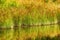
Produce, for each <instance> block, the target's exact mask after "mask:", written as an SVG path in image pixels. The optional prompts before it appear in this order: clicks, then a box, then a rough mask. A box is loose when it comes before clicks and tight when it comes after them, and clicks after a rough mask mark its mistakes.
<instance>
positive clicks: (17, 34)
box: [0, 25, 60, 40]
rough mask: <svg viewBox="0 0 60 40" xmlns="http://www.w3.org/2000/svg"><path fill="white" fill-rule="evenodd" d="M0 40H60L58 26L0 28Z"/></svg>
mask: <svg viewBox="0 0 60 40" xmlns="http://www.w3.org/2000/svg"><path fill="white" fill-rule="evenodd" d="M58 35H59V36H58ZM0 40H60V29H59V25H46V26H43V25H42V26H24V27H22V26H21V27H19V28H18V29H17V28H15V29H13V28H12V29H11V28H0Z"/></svg>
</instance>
